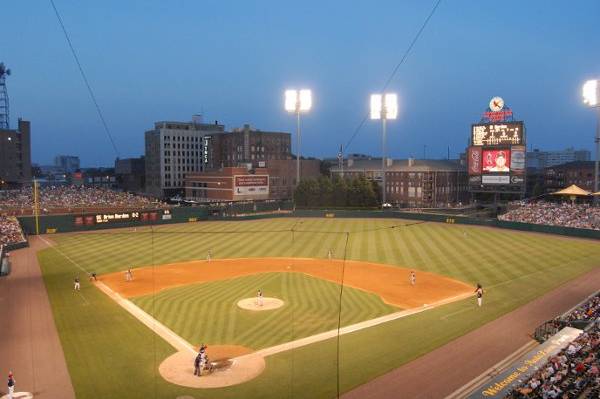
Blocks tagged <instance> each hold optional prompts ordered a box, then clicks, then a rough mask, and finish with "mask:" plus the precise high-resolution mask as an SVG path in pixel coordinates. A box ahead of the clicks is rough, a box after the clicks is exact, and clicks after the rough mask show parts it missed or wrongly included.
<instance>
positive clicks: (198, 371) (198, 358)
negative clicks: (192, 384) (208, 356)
mask: <svg viewBox="0 0 600 399" xmlns="http://www.w3.org/2000/svg"><path fill="white" fill-rule="evenodd" d="M201 361H202V353H201V352H198V355H197V356H196V358H195V359H194V375H197V376H198V377H200V376H201V375H202V370H201V369H200V362H201Z"/></svg>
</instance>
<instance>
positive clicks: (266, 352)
mask: <svg viewBox="0 0 600 399" xmlns="http://www.w3.org/2000/svg"><path fill="white" fill-rule="evenodd" d="M96 286H97V287H98V288H100V290H101V291H102V292H104V293H105V294H106V295H108V296H109V297H110V298H112V299H113V300H114V301H115V302H117V304H119V305H121V307H123V308H124V309H125V310H126V311H128V312H129V313H130V314H131V315H133V316H134V317H135V318H136V319H138V320H139V321H141V322H142V323H143V324H144V325H145V326H147V327H148V328H150V329H151V330H152V331H154V332H155V333H156V334H158V335H159V336H160V337H161V338H163V339H164V340H165V341H167V342H168V343H169V344H170V345H171V346H173V347H174V348H175V349H177V350H179V351H191V352H192V353H196V349H194V347H193V346H192V345H191V344H190V343H189V342H187V341H186V340H185V339H183V338H182V337H180V336H179V335H177V334H176V333H175V332H173V330H171V329H169V328H168V327H167V326H165V325H164V324H162V323H161V322H159V321H158V320H156V319H155V318H154V317H152V316H150V315H149V314H148V313H146V312H145V311H144V310H142V309H141V308H139V307H138V306H137V305H135V304H134V303H133V302H131V301H129V300H127V299H125V298H123V297H122V296H121V295H119V294H117V293H116V292H114V291H113V290H111V289H110V288H109V287H108V286H107V285H105V284H104V283H102V282H97V283H96ZM471 295H472V294H470V293H468V294H461V295H456V296H453V297H450V298H446V299H443V300H441V301H438V302H435V303H432V304H429V305H426V306H423V307H422V308H413V309H408V310H403V311H400V312H394V313H390V314H388V315H385V316H381V317H377V318H375V319H371V320H366V321H362V322H360V323H356V324H351V325H349V326H346V327H342V328H340V330H339V335H345V334H350V333H353V332H356V331H360V330H364V329H366V328H369V327H373V326H377V325H379V324H383V323H387V322H389V321H392V320H397V319H401V318H403V317H407V316H411V315H414V314H417V313H421V312H424V311H426V310H430V309H433V308H436V307H438V306H441V305H445V304H448V303H451V302H455V301H459V300H461V299H465V298H468V297H470V296H471ZM337 335H338V330H337V328H336V329H334V330H330V331H325V332H322V333H319V334H315V335H311V336H309V337H305V338H300V339H297V340H294V341H290V342H285V343H283V344H279V345H275V346H271V347H269V348H264V349H261V350H258V351H256V352H252V353H250V354H247V355H242V356H238V357H237V358H236V359H238V358H243V357H245V356H256V355H259V356H262V357H267V356H271V355H275V354H277V353H281V352H285V351H288V350H291V349H296V348H300V347H303V346H306V345H310V344H313V343H315V342H320V341H325V340H327V339H330V338H335V337H336V336H337Z"/></svg>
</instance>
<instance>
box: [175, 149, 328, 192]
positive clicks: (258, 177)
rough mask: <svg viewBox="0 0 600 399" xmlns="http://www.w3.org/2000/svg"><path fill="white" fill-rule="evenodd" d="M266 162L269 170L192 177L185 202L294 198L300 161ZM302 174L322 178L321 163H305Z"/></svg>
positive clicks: (235, 169)
mask: <svg viewBox="0 0 600 399" xmlns="http://www.w3.org/2000/svg"><path fill="white" fill-rule="evenodd" d="M264 162H265V166H266V167H261V168H249V167H248V166H249V165H246V166H238V167H231V166H228V167H224V168H221V169H214V170H208V171H204V172H192V173H188V174H187V175H186V178H185V198H186V199H188V200H193V201H198V202H211V201H247V200H264V199H290V198H292V195H293V192H294V187H295V180H296V161H295V160H291V159H287V160H281V159H271V160H267V161H264ZM300 172H301V175H302V176H303V178H307V179H309V178H317V177H319V175H320V173H319V172H320V161H319V160H318V159H313V160H301V161H300Z"/></svg>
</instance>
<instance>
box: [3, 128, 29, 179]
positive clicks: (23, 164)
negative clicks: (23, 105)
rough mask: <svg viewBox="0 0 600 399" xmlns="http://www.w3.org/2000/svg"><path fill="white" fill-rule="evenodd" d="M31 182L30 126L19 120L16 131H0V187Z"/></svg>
mask: <svg viewBox="0 0 600 399" xmlns="http://www.w3.org/2000/svg"><path fill="white" fill-rule="evenodd" d="M29 182H31V125H30V123H29V122H28V121H25V120H22V119H19V125H18V127H17V130H10V129H9V130H7V129H0V187H1V188H5V187H17V186H21V185H22V184H25V183H29Z"/></svg>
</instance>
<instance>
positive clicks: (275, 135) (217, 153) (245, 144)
mask: <svg viewBox="0 0 600 399" xmlns="http://www.w3.org/2000/svg"><path fill="white" fill-rule="evenodd" d="M207 141H208V143H209V144H210V145H208V146H207V147H208V148H209V159H207V162H208V163H209V165H210V167H209V168H210V169H218V168H222V167H236V166H240V165H241V164H245V165H251V168H259V167H265V163H266V161H269V160H287V159H291V135H290V134H289V133H283V132H264V131H261V130H258V129H254V128H252V127H250V125H244V127H242V128H236V129H233V130H232V131H231V132H225V133H222V134H214V135H211V137H210V139H209V140H207Z"/></svg>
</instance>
